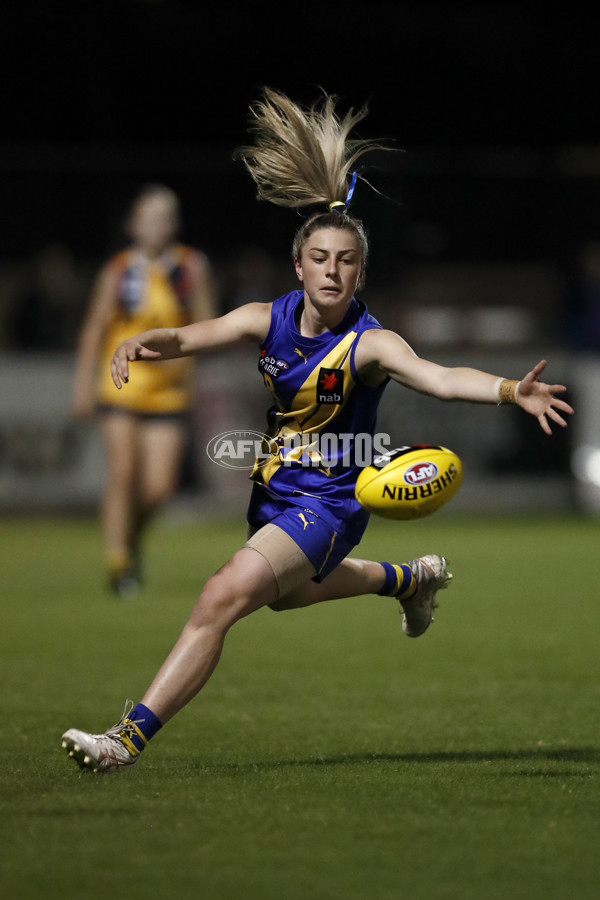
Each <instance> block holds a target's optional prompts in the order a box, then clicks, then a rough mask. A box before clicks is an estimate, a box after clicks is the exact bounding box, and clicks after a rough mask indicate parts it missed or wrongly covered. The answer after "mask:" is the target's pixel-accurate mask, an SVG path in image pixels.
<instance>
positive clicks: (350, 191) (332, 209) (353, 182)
mask: <svg viewBox="0 0 600 900" xmlns="http://www.w3.org/2000/svg"><path fill="white" fill-rule="evenodd" d="M356 178H357V173H356V172H353V173H352V180H351V181H350V187H349V188H348V193H347V194H346V200H345V201H342V200H334V201H333V203H330V204H329V212H335V213H340V212H341V210H340V209H339V207H340V206H342V207H343V208H344V210H346V209H347V208H348V204H349V203H350V201H351V200H352V195H353V194H354V188H355V187H356Z"/></svg>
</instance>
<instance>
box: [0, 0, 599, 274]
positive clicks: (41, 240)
mask: <svg viewBox="0 0 600 900" xmlns="http://www.w3.org/2000/svg"><path fill="white" fill-rule="evenodd" d="M3 21H4V26H5V27H4V28H3V32H4V36H3V44H4V54H3V56H4V63H5V78H4V101H3V113H2V135H1V141H0V180H1V184H2V191H3V195H4V204H3V206H4V215H3V220H4V228H3V234H2V251H1V252H2V255H3V256H4V258H5V260H27V259H30V258H31V257H32V256H35V254H36V253H38V252H39V251H40V250H42V249H43V248H44V247H45V246H47V245H48V244H49V243H51V242H64V244H65V245H67V246H68V247H69V248H70V250H71V251H72V252H73V253H74V254H75V256H76V257H77V258H78V259H81V260H87V261H89V264H90V267H93V266H94V265H96V264H97V262H98V261H99V260H101V259H103V258H104V257H105V256H106V255H107V254H109V253H110V252H112V251H113V250H114V249H116V248H117V247H118V246H120V243H122V240H123V235H122V232H121V230H120V225H121V221H122V217H123V214H124V212H125V210H126V208H127V205H128V203H129V201H130V200H131V197H132V195H133V194H134V193H135V192H136V191H137V190H138V188H139V187H140V186H141V185H142V184H143V183H145V182H148V181H164V182H166V183H168V184H169V185H170V186H172V187H173V188H174V189H175V190H176V191H178V192H179V194H180V196H181V199H182V202H183V208H184V223H185V229H184V233H183V235H182V236H183V238H184V239H186V240H188V241H190V242H191V243H195V244H197V245H199V246H202V247H203V248H204V249H206V250H207V251H208V252H209V254H210V255H211V256H212V257H213V259H215V260H216V261H217V263H218V262H219V261H220V262H221V263H222V264H223V265H225V266H226V265H227V260H229V259H230V258H231V257H232V255H234V254H235V253H237V252H238V250H239V249H240V248H243V247H244V246H246V245H260V246H262V247H265V248H267V249H268V251H269V252H270V253H273V254H275V255H276V256H278V257H281V258H284V257H286V258H287V254H288V253H289V247H290V244H291V238H292V235H293V231H294V229H295V226H296V225H297V218H296V214H295V213H293V212H290V211H288V210H280V209H278V208H276V207H274V206H272V205H270V204H264V203H257V202H256V200H255V195H254V186H253V184H252V182H251V180H250V178H249V176H248V175H247V174H246V173H245V171H244V170H243V168H242V166H241V164H240V163H236V162H234V161H233V160H232V153H233V150H234V149H235V147H236V146H238V145H239V144H240V143H243V142H244V141H245V139H246V121H247V119H246V117H247V110H248V105H249V103H251V102H252V101H253V100H255V99H256V97H257V96H258V94H259V92H260V88H261V86H262V85H263V84H268V85H270V86H272V87H275V88H278V89H280V90H284V91H286V92H287V93H289V94H290V95H291V96H293V97H294V98H295V99H297V100H299V101H301V102H305V103H312V102H314V101H315V100H316V99H318V97H319V96H320V91H321V89H324V90H326V91H328V92H330V93H335V94H337V95H338V97H339V98H340V109H341V110H342V111H344V110H345V109H346V108H348V107H350V106H354V107H357V106H361V105H362V104H363V103H365V102H367V103H368V104H369V107H370V115H369V118H368V119H367V120H366V121H365V122H363V123H362V124H361V126H359V133H360V134H362V135H364V136H366V137H381V138H386V139H389V140H392V141H394V143H395V146H396V147H397V148H398V150H399V151H400V152H398V153H394V154H388V155H384V154H374V155H372V157H371V158H370V160H369V170H368V172H367V176H368V177H369V179H370V180H371V182H372V183H373V184H374V185H375V186H376V187H377V189H378V190H379V191H381V192H382V194H383V195H384V196H383V197H382V196H379V195H377V194H376V193H375V192H373V191H370V190H369V189H368V188H366V187H364V186H363V185H359V189H358V190H357V193H356V199H355V203H354V206H353V210H354V212H355V213H356V214H358V215H360V216H362V217H363V218H364V219H365V222H366V224H367V227H368V228H369V230H370V232H371V237H372V242H373V255H372V264H371V274H370V279H371V281H370V283H371V284H372V285H373V284H374V285H377V283H378V282H379V283H381V282H382V281H384V280H387V281H390V280H391V281H394V279H396V278H397V277H398V268H399V266H401V265H402V263H403V262H404V261H406V263H407V264H409V263H410V262H411V261H421V260H425V261H438V262H439V261H452V260H461V261H463V260H464V261H472V262H481V261H483V262H494V261H502V262H536V263H537V262H541V263H544V262H551V263H552V264H558V265H559V266H560V267H561V269H562V270H563V271H564V272H565V273H567V274H568V273H570V272H571V271H572V270H573V268H574V267H575V266H576V264H577V263H576V260H577V254H578V252H579V248H580V246H581V244H582V242H585V241H587V240H589V239H591V238H595V237H596V235H597V234H598V233H599V232H600V229H599V227H598V226H599V216H598V209H599V202H600V192H599V189H598V176H599V175H600V150H598V145H599V144H600V133H599V129H600V125H599V117H598V100H597V84H598V63H597V58H598V37H599V29H598V16H597V14H596V13H594V12H593V11H591V7H590V8H585V7H579V6H577V5H576V4H563V5H561V6H559V7H558V8H557V9H554V10H550V9H549V8H547V6H546V5H541V4H535V5H534V4H531V5H524V4H510V3H487V4H486V3H477V4H475V3H462V4H449V3H446V4H438V3H430V2H419V3H368V4H363V5H360V6H352V7H351V6H349V5H341V4H321V5H319V4H314V3H305V4H299V5H296V4H281V3H280V4H271V3H245V4H233V3H220V4H214V3H210V4H201V3H197V2H192V3H185V2H181V0H162V2H161V0H154V2H152V0H122V2H119V3H111V2H104V3H94V4H83V3H80V4H73V5H71V4H61V3H48V4H38V3H36V4H33V3H31V2H29V0H27V2H23V3H20V4H18V5H16V4H15V5H14V6H13V7H12V8H11V9H10V10H9V11H8V12H6V11H5V12H4V13H3Z"/></svg>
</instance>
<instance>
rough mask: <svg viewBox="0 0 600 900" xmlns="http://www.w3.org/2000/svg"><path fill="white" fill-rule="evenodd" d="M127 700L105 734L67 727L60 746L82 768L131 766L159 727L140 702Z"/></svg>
mask: <svg viewBox="0 0 600 900" xmlns="http://www.w3.org/2000/svg"><path fill="white" fill-rule="evenodd" d="M132 707H133V703H131V702H130V701H128V703H127V704H125V710H124V712H123V716H122V718H121V720H120V721H119V722H117V724H116V725H113V726H112V728H109V729H108V730H107V731H105V732H104V734H88V732H86V731H79V730H78V729H77V728H70V729H69V731H66V732H65V733H64V734H63V736H62V748H63V750H66V751H67V753H68V755H69V758H70V759H74V760H75V762H76V763H78V765H79V766H80V767H81V768H82V769H91V771H92V772H94V773H97V772H115V771H116V770H117V769H122V768H123V767H124V766H132V765H133V764H134V763H135V762H136V760H137V758H138V756H139V755H140V753H141V751H142V750H143V749H144V747H145V746H146V743H147V742H148V740H149V739H150V738H151V737H153V735H154V734H155V733H156V732H157V731H158V730H159V728H160V727H161V723H160V721H159V720H158V719H157V718H156V716H154V714H153V713H152V712H151V711H150V710H149V709H147V708H146V707H145V706H143V705H142V704H139V703H138V705H137V706H136V707H133V709H132Z"/></svg>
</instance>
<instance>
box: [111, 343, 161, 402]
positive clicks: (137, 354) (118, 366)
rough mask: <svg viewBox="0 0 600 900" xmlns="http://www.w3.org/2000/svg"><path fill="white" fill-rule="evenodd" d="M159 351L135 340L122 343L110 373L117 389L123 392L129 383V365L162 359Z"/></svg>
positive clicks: (115, 354)
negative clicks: (140, 361)
mask: <svg viewBox="0 0 600 900" xmlns="http://www.w3.org/2000/svg"><path fill="white" fill-rule="evenodd" d="M161 358H162V354H161V353H159V351H158V350H149V349H148V347H144V345H143V344H141V343H140V342H139V341H137V340H136V339H135V338H131V339H130V340H127V341H121V343H120V344H119V346H118V347H117V349H116V350H115V352H114V353H113V356H112V359H111V361H110V373H111V376H112V380H113V382H114V384H115V387H116V388H118V390H121V387H122V385H123V384H127V382H128V381H129V363H130V362H134V361H135V360H137V359H161Z"/></svg>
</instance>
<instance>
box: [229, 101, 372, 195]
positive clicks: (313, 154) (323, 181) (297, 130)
mask: <svg viewBox="0 0 600 900" xmlns="http://www.w3.org/2000/svg"><path fill="white" fill-rule="evenodd" d="M335 104H336V98H335V97H333V96H330V95H327V94H326V95H325V96H324V99H323V101H322V103H321V104H319V105H314V106H312V107H309V108H307V109H304V108H302V107H300V106H299V105H298V104H296V103H294V102H293V101H292V100H290V99H289V98H288V97H287V96H286V95H285V94H282V93H280V92H278V91H274V90H272V89H271V88H268V87H266V88H263V97H262V99H261V100H259V101H258V102H257V103H256V104H255V105H254V106H251V107H250V126H249V130H250V132H251V133H252V134H254V136H255V143H254V144H253V145H250V146H244V147H240V148H238V150H236V152H235V154H234V157H235V158H237V159H241V160H242V161H243V162H244V164H245V166H246V168H247V169H248V171H249V173H250V175H251V176H252V178H253V179H254V181H255V183H256V185H257V188H258V190H257V194H258V198H259V199H261V200H268V201H269V202H271V203H275V204H277V205H278V206H289V207H301V206H309V205H314V204H325V205H326V206H330V205H331V207H336V206H340V205H341V206H345V198H346V197H347V194H348V181H349V174H350V172H351V171H352V169H353V168H354V165H355V163H356V161H357V160H358V159H359V158H360V157H361V156H362V155H363V153H366V152H367V151H368V150H373V149H387V148H383V147H382V146H381V145H380V144H379V143H378V142H377V141H372V140H363V139H360V138H350V137H349V134H350V132H351V131H352V129H353V128H354V126H355V125H356V124H357V123H358V122H360V121H362V119H364V118H365V116H366V115H367V107H366V106H363V107H362V109H360V110H359V111H358V112H354V110H353V109H350V110H349V111H348V112H347V113H346V115H345V116H344V117H343V118H340V117H339V116H338V115H337V113H336V111H335Z"/></svg>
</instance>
